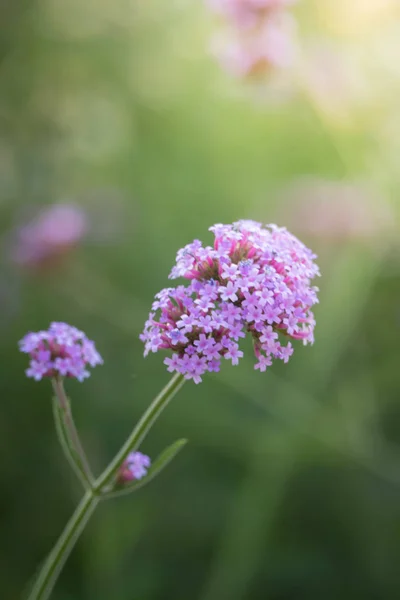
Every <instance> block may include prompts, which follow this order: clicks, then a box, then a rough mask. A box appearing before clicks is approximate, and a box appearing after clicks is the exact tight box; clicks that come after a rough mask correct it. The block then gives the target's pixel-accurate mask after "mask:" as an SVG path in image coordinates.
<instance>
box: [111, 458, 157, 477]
mask: <svg viewBox="0 0 400 600" xmlns="http://www.w3.org/2000/svg"><path fill="white" fill-rule="evenodd" d="M150 465H151V460H150V457H149V456H146V454H142V453H141V452H131V453H130V454H128V456H127V457H126V459H125V461H124V463H123V464H122V466H121V468H120V470H119V473H118V476H117V478H118V481H119V483H127V482H129V481H133V480H138V479H142V477H144V476H145V475H147V469H148V468H149V467H150Z"/></svg>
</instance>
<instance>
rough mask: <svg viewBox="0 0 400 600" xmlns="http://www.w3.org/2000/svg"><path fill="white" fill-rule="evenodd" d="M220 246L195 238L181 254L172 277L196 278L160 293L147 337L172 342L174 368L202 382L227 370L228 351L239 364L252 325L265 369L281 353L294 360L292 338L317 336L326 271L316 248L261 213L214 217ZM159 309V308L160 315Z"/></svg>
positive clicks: (148, 345)
mask: <svg viewBox="0 0 400 600" xmlns="http://www.w3.org/2000/svg"><path fill="white" fill-rule="evenodd" d="M210 231H212V232H213V233H214V236H215V240H214V245H213V247H211V246H206V247H203V245H202V244H201V242H200V241H198V240H195V241H194V242H193V243H191V244H188V245H187V246H185V247H184V248H183V249H181V250H179V252H178V254H177V260H176V265H175V266H174V268H173V269H172V272H171V274H170V278H171V279H175V278H178V277H184V278H186V279H189V280H190V284H189V285H188V286H187V287H185V286H183V285H179V286H177V287H175V288H166V289H164V290H162V291H161V292H160V293H158V294H157V295H156V300H155V302H154V303H153V305H152V312H151V313H150V315H149V319H148V320H147V321H146V324H145V328H144V332H143V333H142V335H141V336H140V339H141V340H142V341H143V342H144V343H145V352H144V355H145V356H146V355H147V354H148V353H149V352H157V351H158V350H163V349H165V350H167V349H171V350H172V352H173V354H172V357H171V358H166V359H165V360H164V363H165V364H166V365H167V367H168V371H170V372H174V371H176V372H179V373H182V374H183V375H184V376H185V378H186V379H193V380H194V382H195V383H199V382H201V377H202V375H203V374H204V373H206V372H207V371H219V369H220V364H221V359H222V358H224V359H227V360H230V361H231V362H232V364H233V365H237V364H238V362H239V359H240V358H241V357H242V356H243V352H242V351H241V350H240V349H239V343H238V342H239V340H240V338H244V337H245V335H246V333H249V334H250V335H251V336H252V339H253V346H254V353H255V356H256V359H257V363H256V365H255V368H256V369H259V370H260V371H265V370H266V368H267V367H269V366H270V365H271V364H272V360H273V358H278V359H281V360H283V361H284V362H287V361H288V360H289V357H290V356H291V355H292V353H293V347H292V344H291V343H290V342H288V343H286V344H285V343H284V340H287V339H288V338H289V339H292V340H302V341H303V343H304V344H307V343H313V341H314V334H313V332H314V325H315V321H314V316H313V313H312V312H311V310H310V308H311V307H312V306H313V305H314V304H315V303H317V302H318V299H317V291H318V288H316V287H312V286H311V284H310V282H311V280H312V279H313V278H314V277H315V276H316V275H319V270H318V267H317V265H316V264H315V263H314V258H316V257H315V255H314V254H313V253H312V252H311V250H309V249H308V248H306V246H304V245H303V244H302V243H301V242H300V241H299V240H298V239H297V238H296V237H294V236H293V235H292V234H291V233H289V232H288V231H287V230H286V229H285V228H280V227H277V226H276V225H268V226H265V227H264V226H263V225H261V224H260V223H256V222H254V221H238V222H236V223H233V225H214V226H213V227H211V228H210ZM157 313H158V316H156V315H157Z"/></svg>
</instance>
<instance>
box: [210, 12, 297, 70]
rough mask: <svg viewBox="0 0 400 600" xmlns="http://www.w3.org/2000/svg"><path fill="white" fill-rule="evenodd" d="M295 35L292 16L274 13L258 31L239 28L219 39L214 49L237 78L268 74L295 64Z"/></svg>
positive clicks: (259, 25)
mask: <svg viewBox="0 0 400 600" xmlns="http://www.w3.org/2000/svg"><path fill="white" fill-rule="evenodd" d="M294 33H295V21H294V20H293V18H292V17H291V15H290V14H289V13H279V14H273V15H271V16H269V17H268V18H266V19H263V20H262V21H260V23H259V24H258V26H257V27H256V28H255V29H254V30H253V29H245V28H237V29H232V30H231V31H228V32H225V34H224V33H222V34H221V35H219V36H216V37H215V39H214V42H213V45H212V49H213V51H214V53H215V55H216V57H217V58H218V60H219V61H220V62H221V64H222V65H223V66H224V67H225V68H226V69H227V70H228V71H230V72H231V73H232V74H233V75H236V76H239V77H246V76H251V75H264V74H268V73H270V72H271V71H273V70H274V69H284V68H287V67H289V66H290V65H291V64H292V62H293V59H294V56H295V42H294V39H295V35H294Z"/></svg>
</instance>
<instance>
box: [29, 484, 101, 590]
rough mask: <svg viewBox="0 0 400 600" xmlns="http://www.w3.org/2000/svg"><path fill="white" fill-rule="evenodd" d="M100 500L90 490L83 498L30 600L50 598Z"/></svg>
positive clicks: (51, 555)
mask: <svg viewBox="0 0 400 600" xmlns="http://www.w3.org/2000/svg"><path fill="white" fill-rule="evenodd" d="M99 500H100V498H99V497H98V496H96V495H94V494H93V492H92V491H90V490H88V491H87V492H86V494H85V495H84V496H83V498H82V500H81V501H80V503H79V505H78V506H77V508H76V510H75V512H74V514H73V515H72V517H71V518H70V520H69V521H68V523H67V525H66V526H65V528H64V531H63V532H62V534H61V535H60V537H59V538H58V540H57V543H56V545H55V546H54V548H53V550H52V551H51V553H50V555H49V557H48V559H47V560H46V562H45V563H44V566H43V568H42V570H41V572H40V574H39V577H38V578H37V580H36V582H35V585H34V587H33V589H32V591H31V593H30V595H29V598H28V600H46V599H47V598H49V596H50V594H51V591H52V589H53V587H54V584H55V582H56V580H57V577H58V575H59V574H60V572H61V569H62V568H63V566H64V564H65V561H66V560H67V558H68V556H69V555H70V553H71V550H72V549H73V547H74V545H75V543H76V541H77V540H78V538H79V536H80V534H81V533H82V531H83V530H84V528H85V526H86V524H87V522H88V520H89V518H90V516H91V514H92V513H93V511H94V509H95V508H96V506H97V504H98V502H99Z"/></svg>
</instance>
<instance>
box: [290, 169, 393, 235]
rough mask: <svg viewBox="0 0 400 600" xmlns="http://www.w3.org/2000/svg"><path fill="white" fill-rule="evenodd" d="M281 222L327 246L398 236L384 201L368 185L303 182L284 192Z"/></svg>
mask: <svg viewBox="0 0 400 600" xmlns="http://www.w3.org/2000/svg"><path fill="white" fill-rule="evenodd" d="M282 196H283V197H282V199H281V201H280V203H279V211H278V214H279V218H284V219H286V221H287V222H289V223H290V224H291V225H292V227H293V228H296V229H297V231H299V232H300V233H301V234H303V235H306V236H309V237H313V238H314V237H315V238H319V239H320V240H322V241H323V242H324V243H325V244H326V243H342V242H343V241H344V240H354V241H355V240H367V241H372V240H374V239H375V240H379V238H380V237H382V236H385V239H386V240H387V238H388V236H390V235H391V234H392V235H393V236H394V237H395V236H396V234H397V233H398V231H397V228H396V224H395V221H396V220H395V216H394V214H393V211H392V210H391V207H390V204H389V203H388V202H386V201H385V198H384V197H381V196H380V195H379V194H375V193H374V191H373V190H372V189H371V188H368V187H367V184H366V183H365V182H364V183H363V182H358V183H356V182H351V181H329V180H324V179H316V178H312V177H310V178H303V179H300V180H298V181H296V182H294V183H293V184H292V185H291V186H290V187H289V188H287V189H286V190H284V192H283V194H282Z"/></svg>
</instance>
